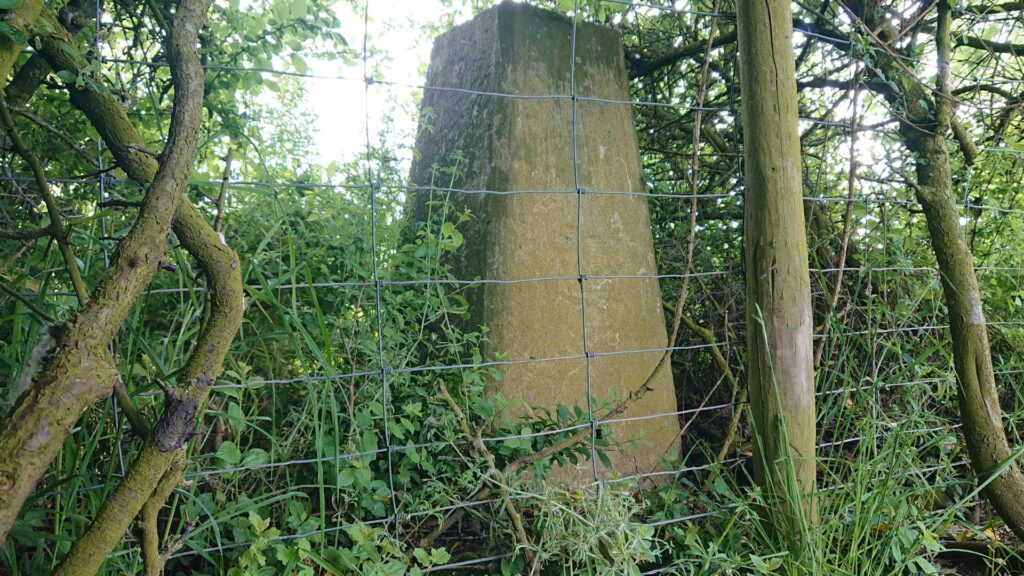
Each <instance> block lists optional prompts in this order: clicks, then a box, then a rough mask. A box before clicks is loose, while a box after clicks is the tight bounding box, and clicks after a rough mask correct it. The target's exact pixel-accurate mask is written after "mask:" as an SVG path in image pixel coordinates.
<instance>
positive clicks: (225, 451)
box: [217, 440, 242, 466]
mask: <svg viewBox="0 0 1024 576" xmlns="http://www.w3.org/2000/svg"><path fill="white" fill-rule="evenodd" d="M217 457H218V458H220V459H221V460H223V461H224V463H225V464H227V465H228V466H235V465H237V464H238V463H239V462H241V461H242V452H241V451H240V450H239V449H238V446H235V443H234V442H232V441H230V440H228V441H227V442H225V443H223V444H221V445H220V448H218V449H217Z"/></svg>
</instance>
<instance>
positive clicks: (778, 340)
mask: <svg viewBox="0 0 1024 576" xmlns="http://www.w3.org/2000/svg"><path fill="white" fill-rule="evenodd" d="M737 11H738V20H737V26H738V28H739V45H740V74H741V84H740V87H741V94H742V98H743V106H742V114H743V134H744V141H743V158H744V162H745V172H744V181H745V184H746V190H745V193H744V194H745V195H744V206H745V208H744V242H745V263H746V284H747V304H746V306H747V326H748V329H747V366H748V368H747V379H748V386H749V387H750V400H751V413H752V416H753V424H754V430H755V434H756V436H757V439H756V440H757V441H756V443H755V452H754V455H755V466H756V468H755V475H756V479H757V480H758V482H759V483H760V484H761V485H762V487H763V488H764V490H765V494H766V495H767V497H768V498H769V499H770V502H769V505H770V506H771V507H772V508H774V509H776V510H778V511H779V513H780V514H782V517H781V518H779V521H778V522H773V525H774V526H776V527H777V528H779V529H780V530H783V531H785V532H786V534H780V536H787V537H791V538H792V539H793V540H792V541H790V542H788V544H789V545H790V546H791V550H793V551H794V552H799V550H801V549H802V547H801V544H802V540H803V539H804V538H805V537H806V533H805V532H804V531H805V529H806V528H807V527H808V526H809V525H811V524H812V523H813V521H814V518H815V515H816V514H815V505H814V482H815V448H814V443H815V412H814V370H813V367H812V360H813V351H812V350H813V347H812V331H813V325H812V321H811V289H810V278H809V275H808V265H807V236H806V231H805V226H804V209H803V202H802V199H801V197H802V185H801V170H800V165H801V164H800V139H799V134H798V126H797V97H796V73H795V62H794V58H793V48H792V33H793V29H792V18H791V15H790V3H789V1H788V0H765V1H763V2H738V3H737ZM794 499H796V500H799V502H794V501H793V500H794Z"/></svg>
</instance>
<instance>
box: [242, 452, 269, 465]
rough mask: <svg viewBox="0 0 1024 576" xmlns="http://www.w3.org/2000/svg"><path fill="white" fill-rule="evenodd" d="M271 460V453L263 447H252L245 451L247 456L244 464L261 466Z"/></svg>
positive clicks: (243, 461)
mask: <svg viewBox="0 0 1024 576" xmlns="http://www.w3.org/2000/svg"><path fill="white" fill-rule="evenodd" d="M267 462H270V455H269V454H267V451H266V450H264V449H262V448H252V449H250V450H246V451H245V458H244V459H243V460H242V466H260V465H262V464H266V463H267Z"/></svg>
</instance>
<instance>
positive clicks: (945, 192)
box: [862, 2, 1024, 538]
mask: <svg viewBox="0 0 1024 576" xmlns="http://www.w3.org/2000/svg"><path fill="white" fill-rule="evenodd" d="M938 6H939V15H938V20H937V25H936V47H937V58H938V62H937V64H938V66H937V67H938V74H937V76H936V79H937V82H936V87H935V88H936V89H935V90H934V96H933V93H932V90H930V89H929V88H928V87H926V86H925V85H923V84H922V83H921V82H920V81H918V80H916V79H915V78H913V77H912V76H911V75H910V74H909V72H908V71H907V70H906V69H905V65H903V63H901V62H899V60H898V58H897V56H896V55H892V54H889V53H888V52H886V53H884V54H881V55H880V56H879V58H878V62H877V66H878V69H879V70H880V71H881V73H883V74H885V75H886V76H887V77H888V78H892V79H895V80H896V81H895V82H894V84H895V86H897V87H902V88H896V89H892V88H890V89H887V90H882V91H881V94H882V96H884V97H885V98H886V100H887V101H888V102H889V105H890V106H891V107H892V108H894V109H897V110H901V111H903V116H902V117H901V121H900V135H901V136H902V137H903V141H904V143H905V145H906V147H907V149H908V150H909V151H910V152H911V153H912V154H913V155H914V160H915V163H916V172H917V184H916V187H915V188H914V192H915V194H916V196H917V200H918V202H919V203H920V204H921V208H922V209H923V211H924V215H925V219H926V221H927V225H928V233H929V236H930V238H931V244H932V249H933V250H934V252H935V259H936V261H937V263H938V267H939V272H940V273H941V274H940V275H941V280H942V291H943V295H944V298H945V301H946V307H947V309H948V314H949V332H950V338H951V340H952V343H953V362H954V367H955V369H956V375H957V384H958V396H959V404H960V418H961V420H962V422H963V427H964V441H965V443H966V444H967V452H968V454H970V457H971V466H972V467H973V469H974V472H975V473H976V474H977V475H978V476H979V478H980V479H982V480H987V479H989V477H990V476H991V475H992V474H993V472H994V471H997V470H1002V472H1001V473H1000V474H999V475H998V476H997V477H996V478H994V479H992V480H991V481H990V482H989V483H988V484H987V485H986V486H985V488H984V490H983V493H984V494H985V497H986V498H988V500H989V501H990V502H991V503H992V505H993V507H994V508H995V509H996V511H997V512H998V513H999V516H1000V517H1001V518H1002V519H1003V521H1004V522H1006V524H1007V526H1009V527H1010V528H1011V529H1012V530H1013V531H1014V533H1016V534H1017V536H1018V537H1019V538H1024V505H1022V503H1024V474H1022V473H1021V468H1020V466H1019V465H1018V463H1016V462H1009V464H1008V465H1007V462H1008V461H1010V459H1011V458H1012V456H1013V451H1012V450H1011V449H1010V445H1009V442H1008V441H1007V439H1006V433H1005V431H1004V428H1003V421H1002V413H1001V410H1000V407H999V395H998V392H997V391H996V383H995V374H994V372H993V368H992V351H991V348H990V347H989V341H988V331H987V326H986V321H985V314H984V311H983V310H982V304H981V290H980V289H979V287H978V279H977V276H976V275H975V271H974V262H973V255H972V254H971V250H970V247H969V245H968V243H967V239H966V237H965V235H964V232H963V229H962V228H961V226H960V221H959V211H958V207H957V203H956V197H955V196H954V193H953V176H952V166H951V162H950V158H949V147H948V144H947V140H946V134H948V133H949V132H950V130H951V129H952V122H953V103H954V100H953V98H952V96H951V91H950V86H949V63H950V61H951V56H952V42H951V39H950V27H951V26H950V20H951V13H950V7H949V6H948V4H947V3H945V2H939V3H938ZM864 13H865V19H864V21H863V22H862V24H863V26H864V29H865V30H871V31H876V32H872V33H871V35H872V37H873V38H875V39H876V41H877V42H880V43H884V42H885V41H887V40H888V39H889V38H891V37H892V36H893V34H894V31H893V26H892V24H891V22H889V21H887V20H885V17H884V15H883V13H882V12H880V11H875V10H865V12H864ZM869 85H870V84H869Z"/></svg>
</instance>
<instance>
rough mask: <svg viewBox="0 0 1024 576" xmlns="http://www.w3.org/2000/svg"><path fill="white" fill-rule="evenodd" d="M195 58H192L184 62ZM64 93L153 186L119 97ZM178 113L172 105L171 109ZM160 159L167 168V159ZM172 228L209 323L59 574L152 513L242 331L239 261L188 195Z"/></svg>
mask: <svg viewBox="0 0 1024 576" xmlns="http://www.w3.org/2000/svg"><path fill="white" fill-rule="evenodd" d="M183 6H184V4H183ZM179 10H180V8H179ZM177 30H178V28H177V27H176V28H175V32H174V34H172V35H171V37H172V40H173V38H174V37H175V36H176V34H177ZM193 45H194V43H190V44H188V46H193ZM40 53H42V54H43V55H44V57H46V58H47V61H48V63H50V65H51V66H52V67H53V68H54V69H55V70H68V71H70V72H73V73H76V74H77V73H78V72H79V71H80V70H81V67H82V66H83V65H84V58H82V57H81V55H80V54H77V53H76V52H75V51H74V50H72V49H69V44H68V43H66V42H65V41H61V40H60V36H57V35H54V36H51V37H49V38H45V39H43V40H42V46H41V49H40ZM193 55H194V54H191V53H189V55H188V57H189V58H191V57H193ZM189 69H190V70H193V73H194V74H196V75H197V77H196V78H194V79H193V83H191V84H190V85H193V86H196V87H198V88H197V89H199V90H201V87H202V71H201V69H200V68H199V66H198V60H197V61H195V66H189ZM67 89H68V91H69V93H70V95H71V100H72V102H73V104H74V105H75V106H76V107H77V108H79V109H80V110H81V111H82V112H83V113H84V114H85V115H86V117H87V118H89V120H90V121H91V122H92V124H93V125H94V126H95V127H96V129H97V131H98V132H99V133H100V135H101V136H102V137H103V139H104V141H105V143H106V146H108V148H109V149H110V150H111V151H112V153H113V154H114V157H115V160H116V161H117V162H118V165H119V166H120V167H121V168H122V169H124V170H125V172H126V173H127V174H128V176H129V177H131V178H132V179H135V180H137V181H142V182H145V181H151V180H153V179H154V177H155V175H156V177H159V167H158V164H157V162H156V160H155V159H154V158H153V156H151V155H148V154H145V153H144V152H142V151H144V150H145V146H144V142H143V140H142V138H141V136H140V135H139V133H138V132H137V130H136V129H135V128H134V126H133V125H132V124H131V123H130V122H129V121H128V116H127V113H126V111H125V110H124V108H123V106H122V105H121V102H120V101H119V100H118V99H117V98H116V96H114V95H113V94H112V93H111V92H110V91H109V90H108V89H105V88H104V87H99V88H98V89H95V88H93V89H87V90H79V89H77V88H76V87H75V86H73V85H68V86H67ZM179 92H181V89H180V88H177V89H176V91H175V93H176V94H177V93H179ZM178 109H179V107H178V106H175V110H176V111H177V110H178ZM198 112H199V111H197V114H198ZM163 158H164V162H166V161H167V155H166V153H165V155H164V157H163ZM173 229H174V232H175V235H176V236H177V238H178V240H179V241H180V243H181V245H182V247H183V248H185V250H186V251H188V252H189V253H190V254H191V255H193V257H195V258H196V259H197V260H198V261H199V262H200V263H201V264H202V265H203V268H204V269H205V270H206V271H207V273H208V275H209V279H208V280H209V287H210V291H211V298H210V310H211V312H210V316H209V321H208V322H207V323H206V325H205V326H204V329H203V332H202V333H201V335H200V338H199V341H198V343H197V346H196V348H195V349H196V352H195V353H194V355H193V356H191V357H190V358H189V359H188V362H187V363H186V365H185V367H184V370H183V371H182V375H181V377H180V380H179V385H178V386H177V387H176V388H175V389H173V390H170V392H169V394H168V398H167V403H166V405H165V410H164V414H163V416H162V417H161V419H160V421H159V422H158V424H157V427H156V430H155V431H154V435H153V436H152V438H151V439H150V441H148V442H147V443H146V444H145V446H144V447H143V449H142V452H141V453H140V454H139V457H138V460H137V461H136V462H135V463H134V465H133V466H132V468H131V470H130V471H129V474H128V477H127V478H126V480H125V482H123V483H122V485H121V486H119V487H118V489H117V490H116V491H115V493H114V494H113V495H112V497H111V499H110V500H109V501H108V502H106V503H104V506H103V508H102V509H101V510H100V513H99V517H97V519H96V521H95V523H94V525H93V527H92V529H90V531H89V532H88V533H87V535H86V537H85V538H83V539H80V540H79V541H77V542H76V545H75V546H74V547H73V548H72V550H71V552H70V553H69V557H68V558H67V559H66V561H65V563H63V564H62V565H61V567H60V568H59V569H58V571H57V572H56V573H57V574H62V575H70V574H80V573H81V574H85V573H87V572H82V571H80V567H81V566H95V567H97V568H98V566H99V564H96V563H100V564H101V562H102V561H103V560H104V559H105V557H106V553H108V551H109V550H110V549H112V548H113V546H115V545H116V544H117V542H118V541H119V540H120V539H121V537H122V536H123V534H124V532H125V530H127V527H128V526H129V525H130V524H131V521H132V520H133V519H134V517H135V516H136V515H137V513H138V511H139V510H140V509H141V508H142V506H143V505H145V504H146V502H148V504H147V505H148V506H150V507H151V509H152V508H153V506H157V504H156V500H158V498H154V490H155V489H156V487H157V486H158V484H159V483H160V482H161V479H163V478H165V476H166V472H167V469H168V467H169V466H170V465H171V464H172V463H173V462H174V461H175V459H176V458H177V457H178V456H177V454H180V453H181V451H182V449H183V447H184V445H185V444H186V443H187V441H188V439H189V438H190V436H191V431H193V429H194V427H195V424H196V418H197V415H198V413H199V410H200V408H201V406H202V405H203V404H204V403H205V401H206V398H207V396H208V395H209V392H210V389H211V388H212V385H213V383H214V381H215V380H216V377H217V376H218V375H219V374H220V371H221V369H222V368H221V367H222V364H223V359H224V357H225V356H226V354H227V348H228V346H229V344H230V342H231V340H232V339H233V336H234V333H236V332H237V330H238V327H239V326H240V325H241V322H242V312H243V310H242V300H243V291H242V278H241V270H240V266H239V260H238V257H237V255H236V254H234V252H233V251H232V250H231V249H230V248H229V247H227V246H226V245H225V244H224V243H223V241H222V240H221V239H220V238H219V236H218V235H217V233H216V232H215V231H214V230H213V228H212V227H210V224H209V223H208V222H207V221H206V219H205V218H204V217H203V215H202V214H201V213H200V212H199V210H198V209H197V208H196V207H195V206H194V205H193V204H191V203H190V202H188V200H187V198H185V197H181V198H180V199H179V203H178V206H177V207H176V211H175V213H174V222H173Z"/></svg>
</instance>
